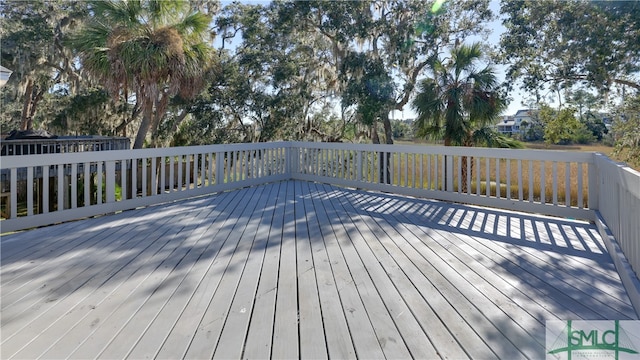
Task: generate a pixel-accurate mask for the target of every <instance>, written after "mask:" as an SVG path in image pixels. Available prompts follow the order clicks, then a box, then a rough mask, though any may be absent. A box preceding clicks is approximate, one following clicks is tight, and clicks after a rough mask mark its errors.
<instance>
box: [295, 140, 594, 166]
mask: <svg viewBox="0 0 640 360" xmlns="http://www.w3.org/2000/svg"><path fill="white" fill-rule="evenodd" d="M292 146H293V147H297V148H315V149H337V150H357V151H382V152H385V151H388V152H401V153H402V152H406V153H414V154H437V155H456V156H465V155H467V156H469V155H471V156H479V157H497V158H505V159H513V160H544V161H565V162H566V161H568V162H582V163H592V162H593V152H578V151H575V152H574V151H563V150H529V149H500V148H482V147H473V148H469V147H463V146H433V145H395V144H394V145H388V144H375V145H374V144H351V143H319V142H293V143H292Z"/></svg>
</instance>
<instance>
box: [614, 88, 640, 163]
mask: <svg viewBox="0 0 640 360" xmlns="http://www.w3.org/2000/svg"><path fill="white" fill-rule="evenodd" d="M612 133H613V137H614V139H615V147H614V152H613V154H614V155H615V156H617V157H619V158H621V159H622V160H623V161H626V162H628V163H629V164H630V165H631V166H634V167H635V168H640V95H635V96H634V97H630V98H628V99H627V101H626V102H625V103H624V104H623V106H622V107H621V108H620V109H619V111H618V114H617V116H616V120H615V121H614V123H613V128H612Z"/></svg>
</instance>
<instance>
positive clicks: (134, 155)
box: [0, 142, 290, 169]
mask: <svg viewBox="0 0 640 360" xmlns="http://www.w3.org/2000/svg"><path fill="white" fill-rule="evenodd" d="M282 147H290V145H289V143H287V142H271V143H242V144H228V145H227V144H225V145H218V144H217V145H200V146H182V147H172V148H155V149H127V150H111V151H96V152H73V153H65V154H64V156H60V154H34V155H21V156H3V157H2V161H1V162H0V168H1V169H10V168H16V167H23V166H25V164H29V166H44V165H60V164H70V163H82V162H92V161H118V160H123V159H127V160H129V159H143V158H149V157H160V156H180V155H189V154H202V153H214V152H223V151H237V150H249V151H251V150H259V149H276V148H282Z"/></svg>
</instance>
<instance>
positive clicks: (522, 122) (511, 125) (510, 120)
mask: <svg viewBox="0 0 640 360" xmlns="http://www.w3.org/2000/svg"><path fill="white" fill-rule="evenodd" d="M533 111H534V110H530V109H523V110H518V111H517V112H516V114H515V115H509V116H504V117H503V118H502V120H500V122H499V123H498V124H496V127H497V129H498V132H500V133H502V134H510V135H515V134H524V133H525V132H526V130H527V129H528V128H529V126H531V124H532V123H533V122H534V121H536V120H535V119H534V118H533V116H532V115H533Z"/></svg>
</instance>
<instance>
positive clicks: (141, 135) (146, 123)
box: [133, 99, 153, 149]
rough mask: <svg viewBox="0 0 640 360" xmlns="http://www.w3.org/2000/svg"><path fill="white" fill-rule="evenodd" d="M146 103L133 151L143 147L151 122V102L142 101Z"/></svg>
mask: <svg viewBox="0 0 640 360" xmlns="http://www.w3.org/2000/svg"><path fill="white" fill-rule="evenodd" d="M144 101H145V102H146V104H145V105H146V106H145V107H144V110H143V111H142V122H141V123H140V127H139V128H138V133H137V134H136V140H135V142H134V143H133V148H134V149H142V146H143V145H144V140H145V139H146V137H147V133H148V132H149V129H150V128H151V122H152V119H153V100H151V101H150V100H146V99H145V100H144Z"/></svg>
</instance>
